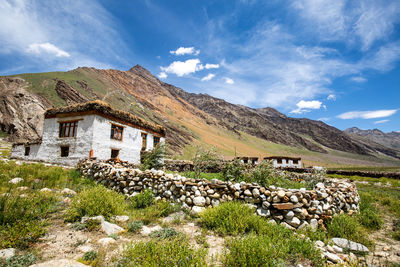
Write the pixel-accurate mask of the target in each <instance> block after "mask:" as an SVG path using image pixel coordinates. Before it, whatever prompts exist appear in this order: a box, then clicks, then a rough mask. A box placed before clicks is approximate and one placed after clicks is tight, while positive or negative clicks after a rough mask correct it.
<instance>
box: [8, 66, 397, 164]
mask: <svg viewBox="0 0 400 267" xmlns="http://www.w3.org/2000/svg"><path fill="white" fill-rule="evenodd" d="M92 99H101V100H103V101H105V102H108V103H109V104H111V105H112V106H113V107H115V108H118V109H123V110H125V111H129V112H131V113H133V114H135V115H138V116H141V117H143V118H145V119H148V120H151V121H153V122H156V123H159V124H162V125H164V126H165V127H166V128H167V140H168V143H169V145H170V148H171V150H172V151H175V152H182V151H184V150H185V149H186V150H188V149H187V148H188V147H190V146H193V145H198V144H201V145H211V146H215V147H216V148H217V149H218V150H219V152H220V153H222V154H225V155H231V156H232V155H234V153H238V154H240V155H256V156H265V155H268V154H272V153H274V154H276V153H277V152H276V151H278V152H279V153H282V154H293V153H297V154H298V153H301V151H313V152H318V153H324V154H330V153H331V152H332V151H339V152H340V151H342V152H346V153H351V154H356V155H366V157H369V158H373V157H375V156H376V155H377V154H381V155H382V154H383V155H389V156H391V157H397V158H400V153H398V151H397V150H395V149H392V148H390V147H387V146H386V145H385V144H380V143H378V142H376V143H374V145H371V144H370V143H366V142H364V141H363V140H360V139H359V138H353V137H352V135H351V134H347V133H344V132H342V131H340V130H338V129H336V128H334V127H331V126H329V125H327V124H325V123H323V122H320V121H313V120H309V119H295V118H290V117H287V116H285V115H284V114H282V113H280V112H278V111H277V110H275V109H273V108H262V109H253V108H250V107H246V106H242V105H234V104H231V103H228V102H226V101H224V100H222V99H218V98H214V97H211V96H209V95H204V94H192V93H187V92H185V91H184V90H182V89H180V88H177V87H175V86H173V85H170V84H167V83H164V82H162V81H160V80H158V79H157V78H156V77H155V76H153V75H152V74H151V73H150V72H149V71H147V70H146V69H144V68H143V67H141V66H138V65H137V66H135V67H133V68H131V69H130V70H128V71H119V70H100V69H95V68H86V67H83V68H77V69H75V70H72V71H68V72H50V73H36V74H20V75H13V76H7V77H0V100H1V103H2V104H1V106H0V128H1V130H2V131H5V132H8V133H10V137H9V138H10V140H12V141H20V140H25V139H28V140H30V139H35V138H38V137H39V136H40V135H41V131H42V129H41V127H42V120H43V117H42V115H43V113H44V111H45V109H46V108H49V107H52V106H56V107H58V106H63V105H68V104H72V103H78V102H85V101H87V100H92ZM274 144H281V145H283V146H276V145H274ZM269 148H274V149H275V150H274V151H273V152H271V151H269ZM283 150H284V151H283ZM308 154H309V153H308ZM336 154H337V153H336ZM342 154H343V153H342ZM313 155H314V158H319V156H318V154H313ZM369 155H372V156H373V157H370V156H369ZM363 157H364V156H363Z"/></svg>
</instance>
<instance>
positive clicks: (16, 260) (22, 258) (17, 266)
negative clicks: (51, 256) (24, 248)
mask: <svg viewBox="0 0 400 267" xmlns="http://www.w3.org/2000/svg"><path fill="white" fill-rule="evenodd" d="M35 262H36V256H35V255H33V254H32V253H27V254H25V255H16V256H12V257H11V258H9V259H7V261H6V263H5V265H4V267H24V266H31V265H32V264H34V263H35ZM0 263H1V262H0Z"/></svg>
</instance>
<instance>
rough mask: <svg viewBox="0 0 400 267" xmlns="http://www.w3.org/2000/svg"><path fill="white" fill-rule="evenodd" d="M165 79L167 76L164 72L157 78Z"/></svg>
mask: <svg viewBox="0 0 400 267" xmlns="http://www.w3.org/2000/svg"><path fill="white" fill-rule="evenodd" d="M167 77H168V75H167V74H166V73H165V72H160V74H158V78H160V79H165V78H167Z"/></svg>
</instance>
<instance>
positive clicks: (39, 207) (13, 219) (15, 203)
mask: <svg viewBox="0 0 400 267" xmlns="http://www.w3.org/2000/svg"><path fill="white" fill-rule="evenodd" d="M55 209H56V199H55V198H54V197H53V196H52V195H47V194H42V193H34V194H28V195H27V196H25V197H20V196H17V195H12V194H9V195H4V196H2V197H0V248H7V247H18V248H26V247H28V246H29V244H31V243H33V242H36V241H37V240H38V239H39V237H41V236H42V235H43V234H44V233H45V232H46V222H45V220H44V219H45V218H46V217H47V215H48V214H49V213H51V212H53V211H55Z"/></svg>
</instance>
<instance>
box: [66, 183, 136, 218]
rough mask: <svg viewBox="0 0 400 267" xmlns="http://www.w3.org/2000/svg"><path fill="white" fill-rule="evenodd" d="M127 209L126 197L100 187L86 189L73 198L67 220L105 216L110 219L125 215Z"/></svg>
mask: <svg viewBox="0 0 400 267" xmlns="http://www.w3.org/2000/svg"><path fill="white" fill-rule="evenodd" d="M127 207H128V205H127V203H126V202H125V197H124V195H122V194H118V193H117V192H114V191H111V190H108V189H106V188H105V187H104V186H100V185H98V186H95V187H91V188H88V189H84V190H83V191H82V192H80V193H79V194H77V195H76V196H75V197H74V198H73V200H72V202H71V204H70V207H69V209H68V210H67V212H66V217H65V218H66V220H67V221H70V222H74V221H77V220H80V219H81V218H82V217H83V216H89V217H92V216H97V215H103V216H104V217H105V218H106V219H108V218H110V217H111V216H113V215H121V214H124V212H125V210H126V208H127Z"/></svg>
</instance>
